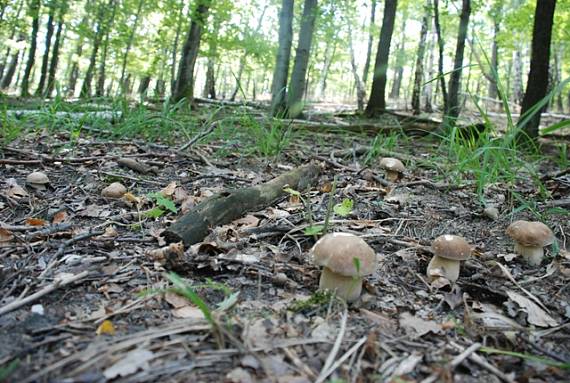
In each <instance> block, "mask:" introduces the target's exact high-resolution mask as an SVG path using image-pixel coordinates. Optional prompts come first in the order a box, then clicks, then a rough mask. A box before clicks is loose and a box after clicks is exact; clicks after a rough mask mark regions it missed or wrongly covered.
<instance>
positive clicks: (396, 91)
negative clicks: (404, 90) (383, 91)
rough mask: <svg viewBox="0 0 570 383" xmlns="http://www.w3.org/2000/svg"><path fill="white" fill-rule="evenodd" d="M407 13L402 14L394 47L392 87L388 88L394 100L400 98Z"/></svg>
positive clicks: (404, 57)
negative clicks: (398, 39) (398, 38)
mask: <svg viewBox="0 0 570 383" xmlns="http://www.w3.org/2000/svg"><path fill="white" fill-rule="evenodd" d="M407 18H408V14H407V12H406V11H404V12H403V14H402V23H401V29H400V42H399V43H398V47H397V48H396V70H395V76H394V81H392V89H390V98H393V99H395V100H397V99H399V98H400V88H401V87H402V78H403V77H404V64H405V63H404V61H405V59H406V30H405V27H406V19H407Z"/></svg>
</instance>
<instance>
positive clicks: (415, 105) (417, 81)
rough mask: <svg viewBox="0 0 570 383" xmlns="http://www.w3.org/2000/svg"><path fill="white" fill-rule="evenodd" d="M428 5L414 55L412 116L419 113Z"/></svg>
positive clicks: (425, 8)
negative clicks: (416, 51)
mask: <svg viewBox="0 0 570 383" xmlns="http://www.w3.org/2000/svg"><path fill="white" fill-rule="evenodd" d="M430 3H431V1H430V0H428V1H427V3H426V5H425V6H424V16H423V18H422V27H421V31H420V42H419V43H418V53H417V55H416V71H415V73H414V89H413V90H412V109H413V111H414V114H416V115H417V114H420V112H421V106H420V101H421V97H420V95H421V92H422V83H423V81H424V78H423V74H424V56H425V51H426V37H427V31H428V25H429V22H430V21H431V13H430ZM430 69H431V68H430Z"/></svg>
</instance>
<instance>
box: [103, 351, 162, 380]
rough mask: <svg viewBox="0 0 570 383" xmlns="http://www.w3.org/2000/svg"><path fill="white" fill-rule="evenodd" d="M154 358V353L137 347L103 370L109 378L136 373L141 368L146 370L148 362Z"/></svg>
mask: <svg viewBox="0 0 570 383" xmlns="http://www.w3.org/2000/svg"><path fill="white" fill-rule="evenodd" d="M152 358H154V353H153V352H152V351H149V350H145V349H142V348H140V349H137V350H133V351H131V352H129V353H128V354H127V355H126V356H125V357H124V358H123V359H121V360H119V361H118V362H117V363H115V364H113V365H112V366H111V367H109V368H107V369H106V370H105V371H103V375H104V376H105V378H107V379H115V378H116V377H118V376H128V375H131V374H134V373H135V372H137V371H138V370H139V369H143V370H146V369H147V368H148V362H149V361H150V360H151V359H152Z"/></svg>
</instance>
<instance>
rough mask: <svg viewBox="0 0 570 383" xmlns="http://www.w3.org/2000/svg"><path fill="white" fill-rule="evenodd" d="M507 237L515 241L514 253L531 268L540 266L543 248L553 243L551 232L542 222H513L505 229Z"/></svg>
mask: <svg viewBox="0 0 570 383" xmlns="http://www.w3.org/2000/svg"><path fill="white" fill-rule="evenodd" d="M507 235H508V236H509V237H511V238H512V239H513V240H514V241H515V253H517V254H520V255H522V257H523V258H524V260H525V261H526V262H527V263H528V264H529V265H531V266H538V265H540V263H541V262H542V258H544V249H543V247H545V246H548V245H551V244H552V243H553V242H554V234H553V233H552V230H550V229H549V228H548V226H546V225H545V224H543V223H542V222H529V221H522V220H520V221H515V222H513V223H511V224H510V225H509V227H507Z"/></svg>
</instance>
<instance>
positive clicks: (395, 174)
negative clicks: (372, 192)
mask: <svg viewBox="0 0 570 383" xmlns="http://www.w3.org/2000/svg"><path fill="white" fill-rule="evenodd" d="M386 178H388V181H390V182H396V181H398V179H399V178H400V173H398V172H394V171H392V170H386Z"/></svg>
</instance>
